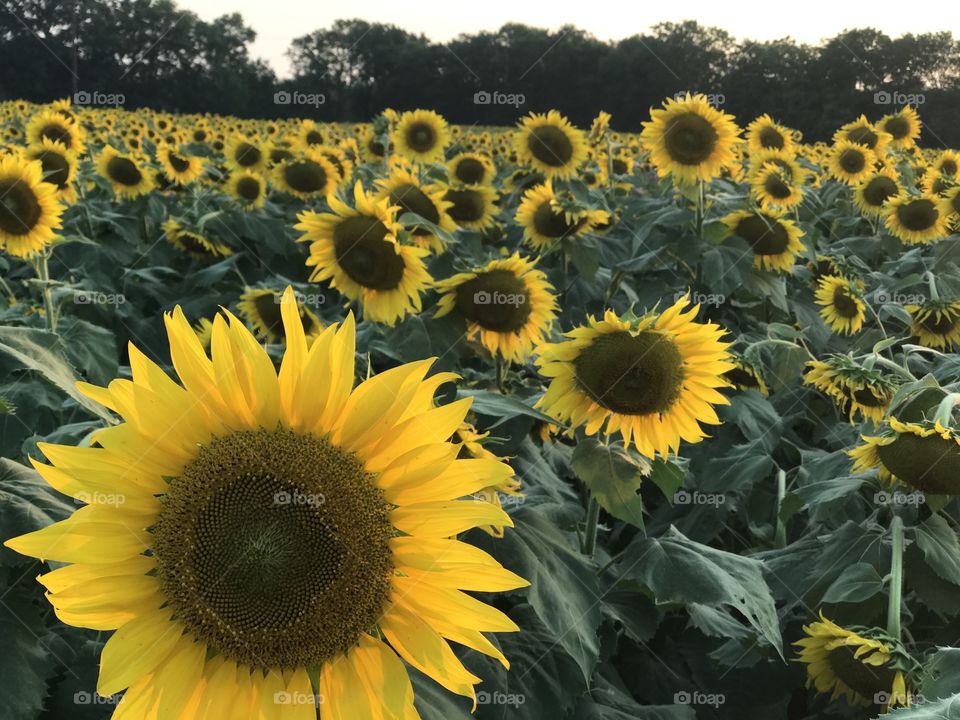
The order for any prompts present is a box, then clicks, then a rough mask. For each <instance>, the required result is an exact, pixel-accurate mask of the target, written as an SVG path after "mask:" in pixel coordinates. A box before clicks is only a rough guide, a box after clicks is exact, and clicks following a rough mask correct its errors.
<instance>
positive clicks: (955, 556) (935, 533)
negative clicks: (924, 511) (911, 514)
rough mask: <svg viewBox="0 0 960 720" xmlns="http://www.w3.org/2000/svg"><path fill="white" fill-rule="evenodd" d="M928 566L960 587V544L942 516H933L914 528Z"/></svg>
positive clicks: (918, 544)
mask: <svg viewBox="0 0 960 720" xmlns="http://www.w3.org/2000/svg"><path fill="white" fill-rule="evenodd" d="M914 530H915V532H916V537H917V546H918V547H919V548H920V549H921V550H922V551H923V556H924V558H925V559H926V561H927V564H928V565H929V566H930V567H931V568H932V569H933V571H934V572H935V573H936V574H937V575H939V576H940V577H941V578H943V579H944V580H948V581H950V582H952V583H954V584H955V585H960V542H958V541H957V534H956V533H955V532H954V530H953V528H952V527H951V526H950V523H949V522H947V520H946V519H945V518H944V517H943V516H942V515H931V516H930V517H928V518H927V519H926V520H925V521H924V522H923V523H921V524H920V525H917V527H916V528H914Z"/></svg>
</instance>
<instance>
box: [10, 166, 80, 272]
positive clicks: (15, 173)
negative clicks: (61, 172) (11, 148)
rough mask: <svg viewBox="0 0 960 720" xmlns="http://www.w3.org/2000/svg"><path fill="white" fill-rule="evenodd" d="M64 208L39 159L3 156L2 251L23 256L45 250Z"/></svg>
mask: <svg viewBox="0 0 960 720" xmlns="http://www.w3.org/2000/svg"><path fill="white" fill-rule="evenodd" d="M63 209H64V208H63V205H61V204H60V203H59V202H58V201H57V187H56V186H55V185H53V184H51V183H49V182H44V179H43V165H42V164H41V162H40V161H39V160H27V159H25V158H21V157H20V156H19V155H13V154H11V155H7V156H6V157H0V250H5V251H6V252H8V253H10V254H11V255H13V256H15V257H21V258H26V257H30V256H31V255H35V254H36V253H38V252H39V251H41V250H43V249H44V248H45V247H46V246H47V245H49V244H50V242H51V241H52V240H53V238H54V235H55V234H56V233H55V231H56V230H57V229H58V228H59V227H60V226H61V221H60V216H61V215H62V214H63Z"/></svg>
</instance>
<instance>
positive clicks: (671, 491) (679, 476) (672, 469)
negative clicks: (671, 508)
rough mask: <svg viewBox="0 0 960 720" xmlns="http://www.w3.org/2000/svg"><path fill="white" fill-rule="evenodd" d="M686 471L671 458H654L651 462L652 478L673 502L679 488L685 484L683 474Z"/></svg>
mask: <svg viewBox="0 0 960 720" xmlns="http://www.w3.org/2000/svg"><path fill="white" fill-rule="evenodd" d="M685 474H686V471H685V470H684V469H683V468H682V467H681V466H680V465H677V464H676V463H674V462H670V461H669V460H660V459H657V460H654V461H652V462H651V463H650V480H652V481H653V484H654V485H656V486H657V487H658V488H660V492H662V493H663V495H664V497H665V498H667V500H669V501H670V502H671V503H672V502H673V498H674V497H675V496H676V494H677V490H679V489H680V487H681V486H682V485H683V476H684V475H685Z"/></svg>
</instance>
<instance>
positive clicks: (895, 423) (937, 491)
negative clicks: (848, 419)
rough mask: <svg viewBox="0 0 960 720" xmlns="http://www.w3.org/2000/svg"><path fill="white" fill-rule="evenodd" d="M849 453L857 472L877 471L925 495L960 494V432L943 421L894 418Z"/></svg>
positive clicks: (887, 481) (889, 480)
mask: <svg viewBox="0 0 960 720" xmlns="http://www.w3.org/2000/svg"><path fill="white" fill-rule="evenodd" d="M861 439H862V440H863V443H862V444H860V445H858V446H857V447H855V448H854V449H853V450H850V451H849V455H850V457H851V458H852V459H853V471H854V472H865V471H867V470H872V469H876V470H877V471H878V473H879V475H880V479H881V480H883V481H884V482H886V483H893V482H894V481H897V480H899V481H901V482H904V483H906V484H907V485H909V486H910V487H913V488H916V489H917V490H920V491H922V492H925V493H930V494H934V495H960V433H957V431H956V430H955V429H954V428H952V427H946V426H944V425H942V424H941V423H940V422H939V421H937V422H931V421H928V420H924V421H921V422H904V421H901V420H898V419H897V418H894V417H891V418H889V419H888V420H887V423H886V424H885V425H884V426H883V428H882V429H881V431H880V433H878V434H877V435H862V436H861Z"/></svg>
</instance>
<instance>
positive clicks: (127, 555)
mask: <svg viewBox="0 0 960 720" xmlns="http://www.w3.org/2000/svg"><path fill="white" fill-rule="evenodd" d="M288 295H289V298H288V299H289V302H287V303H283V304H281V309H282V320H283V326H284V335H285V337H286V350H285V353H284V356H283V359H282V362H281V364H280V369H279V372H278V371H277V370H276V369H275V366H274V363H273V361H272V360H271V358H270V356H269V355H268V354H267V352H266V351H265V349H264V348H263V347H262V346H260V345H259V344H258V343H257V341H256V339H255V338H254V337H253V335H252V334H251V333H250V332H249V330H247V329H246V327H245V326H244V325H243V323H242V322H240V321H239V320H238V319H237V318H235V317H234V316H233V315H231V314H230V313H229V312H224V313H222V314H218V315H217V316H216V317H215V318H214V320H213V323H212V325H213V327H212V340H211V344H210V345H211V353H210V354H209V355H208V354H207V352H206V351H205V350H204V349H203V347H202V345H201V343H200V340H199V339H198V338H197V335H196V333H195V332H194V329H193V328H192V327H191V326H190V324H189V323H188V321H187V319H186V318H185V317H184V315H183V313H182V311H181V310H180V308H179V307H178V308H176V309H175V310H174V312H173V313H171V314H170V315H168V316H166V318H165V320H166V326H167V334H168V337H169V343H170V355H171V358H172V361H173V366H174V368H176V370H177V372H178V375H179V378H178V379H179V382H178V381H177V380H175V379H173V378H171V377H169V376H168V375H167V374H166V373H165V372H164V370H163V369H161V368H160V367H159V366H158V365H156V364H155V363H154V362H152V361H151V360H150V359H149V358H148V357H147V356H146V355H145V354H144V353H142V352H140V351H139V350H138V349H137V348H131V352H130V355H131V366H132V368H133V378H132V379H131V380H116V381H114V382H112V383H111V384H110V385H109V387H106V388H101V387H95V386H90V385H83V386H82V389H83V391H84V392H85V393H86V394H87V395H89V396H90V397H92V398H94V399H95V400H96V401H97V402H100V403H103V404H105V405H106V406H107V407H109V408H110V409H111V410H113V411H115V412H116V413H117V414H118V415H119V416H120V417H121V419H122V422H121V423H120V424H118V425H115V426H112V427H109V428H106V429H103V430H100V431H99V432H98V433H97V434H96V440H97V443H98V446H97V447H68V446H62V445H43V446H42V447H41V450H42V452H44V453H45V455H46V457H47V459H48V460H49V461H50V462H51V463H52V464H51V465H44V464H41V463H39V462H38V463H37V467H38V469H39V471H40V472H41V473H42V474H43V476H44V477H46V478H47V479H48V481H49V482H50V483H51V485H53V486H54V487H55V488H57V489H58V490H60V491H61V492H64V493H67V494H69V495H71V496H73V497H75V498H77V499H78V500H81V501H83V502H87V503H89V504H87V505H84V506H83V507H80V508H79V509H78V510H77V511H76V512H75V513H74V514H73V515H72V516H71V517H69V518H67V519H66V520H64V521H62V522H59V523H56V524H54V525H51V526H49V527H47V528H45V529H43V530H40V531H38V532H34V533H30V534H28V535H24V536H21V537H18V538H14V539H12V540H9V541H7V545H8V546H9V547H11V548H13V549H15V550H16V551H18V552H21V553H23V554H25V555H29V556H31V557H36V558H43V559H45V560H55V561H58V562H61V563H70V565H69V567H61V568H59V569H57V570H54V571H53V572H49V573H46V574H45V575H43V576H42V577H41V579H40V581H41V583H42V584H43V585H44V586H45V587H46V588H47V590H48V593H47V597H48V599H49V600H50V602H51V603H52V605H53V607H54V609H55V611H56V612H57V614H58V616H59V617H60V618H61V620H63V621H64V622H67V623H70V624H72V625H77V626H81V627H87V628H92V629H95V630H100V631H114V630H115V631H116V632H113V633H112V635H111V636H110V637H109V639H108V640H107V642H106V645H105V647H104V648H103V652H102V655H101V658H100V676H99V682H98V685H97V690H98V692H99V693H100V694H101V695H104V696H109V695H112V694H114V693H117V692H119V691H122V690H124V689H125V688H128V689H127V691H126V695H125V697H124V700H123V702H124V708H126V709H125V710H124V713H127V712H129V713H132V714H131V715H130V717H145V716H146V715H148V714H150V712H149V711H148V709H149V708H156V707H158V706H162V707H164V711H163V715H164V716H165V717H198V716H210V717H213V716H220V714H221V713H222V712H223V707H224V703H227V704H228V705H229V706H230V707H232V708H234V710H235V712H233V715H234V716H236V717H238V718H240V717H242V718H253V717H263V718H280V717H284V716H286V715H287V714H289V712H288V708H284V707H282V706H281V705H279V704H278V700H277V697H276V695H277V693H281V694H283V693H289V694H291V695H292V694H294V693H296V694H297V695H298V696H300V697H304V698H306V697H311V698H315V697H318V696H319V697H320V698H322V700H323V703H324V705H323V707H324V708H325V710H324V712H325V713H326V712H332V713H335V714H339V715H340V716H342V717H392V718H412V717H416V711H415V710H414V706H413V701H414V697H413V690H412V687H411V684H410V681H409V678H408V676H407V670H406V668H405V667H404V663H403V661H406V662H407V663H409V664H410V665H411V666H412V667H414V668H417V669H418V670H420V671H421V672H423V673H425V674H426V675H427V676H429V677H431V678H432V679H434V680H435V681H437V682H438V683H440V684H441V685H442V686H443V687H445V688H446V689H448V690H449V691H451V692H454V693H457V694H460V695H464V696H466V697H467V698H470V699H474V698H475V692H474V686H475V685H476V684H477V683H478V682H479V678H477V677H476V676H474V675H472V674H471V673H470V672H468V671H467V669H466V668H465V667H464V666H463V665H462V664H461V662H460V660H459V659H458V658H457V656H455V655H454V653H453V651H452V649H451V648H450V647H449V646H448V644H447V640H446V638H455V639H456V640H457V641H458V642H461V643H462V644H466V645H467V646H469V647H471V648H473V649H475V650H477V651H479V652H481V653H484V654H486V655H489V656H491V657H493V658H495V659H497V660H499V661H500V662H501V663H503V664H504V665H506V664H507V661H506V658H505V657H504V656H503V654H502V653H501V652H500V651H499V650H498V649H497V648H496V647H495V646H494V645H493V644H492V643H491V642H490V640H489V639H488V638H487V637H486V636H485V635H484V634H483V633H486V632H495V631H515V630H517V626H516V625H515V624H514V623H513V622H512V621H510V619H509V618H508V617H507V616H506V615H504V614H503V613H501V612H500V611H498V610H496V609H494V608H493V607H490V606H488V605H486V604H484V603H482V602H480V601H479V600H477V599H476V598H473V597H472V596H469V595H467V594H465V593H464V592H463V590H471V591H480V592H496V591H503V590H510V589H515V588H518V587H522V586H523V585H525V584H526V583H525V581H523V580H522V579H521V578H519V577H517V576H516V575H514V574H513V573H511V572H509V571H507V570H506V569H504V568H503V567H502V566H500V564H499V563H497V562H496V561H495V560H494V559H493V558H492V557H490V556H489V555H487V554H486V553H485V552H483V551H481V550H479V549H477V548H475V547H472V546H470V545H468V544H466V543H464V542H462V541H460V540H458V539H456V537H457V535H458V534H460V533H463V532H465V531H467V530H469V529H471V528H474V527H480V526H505V527H510V526H511V525H512V522H511V520H510V518H509V516H507V515H506V514H505V513H504V512H503V511H502V510H501V509H500V508H498V507H496V506H495V505H492V504H490V503H481V502H476V501H474V500H473V499H472V496H473V494H474V493H476V492H479V491H481V490H482V489H484V488H487V487H490V486H492V485H499V484H501V483H504V482H506V481H507V479H508V478H510V477H512V475H513V471H512V470H511V468H510V467H509V466H508V465H506V464H505V463H503V462H501V461H500V460H498V459H496V458H491V457H483V458H473V457H469V458H460V457H458V455H459V451H460V445H459V444H458V443H456V442H451V440H450V438H451V436H452V435H453V433H454V432H455V431H456V430H457V429H458V428H459V427H460V426H461V423H462V422H463V420H464V418H465V415H466V413H467V411H468V408H469V400H462V401H458V402H456V403H454V404H451V405H447V406H443V407H435V405H434V400H433V398H434V395H435V393H436V391H437V388H438V387H439V386H440V385H441V384H443V383H446V382H450V381H451V380H453V379H454V376H452V375H451V374H450V373H435V374H433V375H431V376H430V377H429V378H428V377H427V373H428V371H429V369H430V366H431V364H432V360H426V361H419V362H415V363H410V364H407V365H402V366H399V367H396V368H393V369H392V370H389V371H387V372H384V373H382V374H379V375H376V376H374V377H371V378H369V379H368V380H366V381H365V382H363V383H361V384H360V385H359V386H358V387H356V388H354V378H355V332H354V322H353V318H352V316H350V317H348V318H347V319H346V320H345V321H344V322H343V323H342V324H341V325H339V326H336V325H334V326H330V327H328V328H326V329H325V330H324V331H323V332H322V333H321V334H320V335H319V336H318V337H317V338H316V339H315V340H314V341H313V342H312V343H310V342H308V339H307V336H306V333H305V330H304V328H303V326H302V324H301V320H300V316H299V313H298V310H297V307H296V300H295V298H294V297H293V294H292V292H291V291H289V290H288ZM117 497H120V498H122V502H116V501H115V500H114V498H117ZM100 498H105V499H103V500H101V499H100ZM461 498H464V499H461ZM104 587H109V589H110V590H109V592H106V593H104V592H103V591H102V590H101V589H102V588H104ZM465 607H469V608H470V611H469V612H464V610H463V608H465ZM458 608H459V610H458ZM302 707H303V708H304V710H305V711H306V714H301V713H299V712H298V713H295V714H293V715H291V717H316V712H317V710H316V707H315V706H314V705H312V704H311V705H309V706H308V705H303V706H302ZM207 710H209V712H207ZM141 711H142V712H141Z"/></svg>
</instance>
